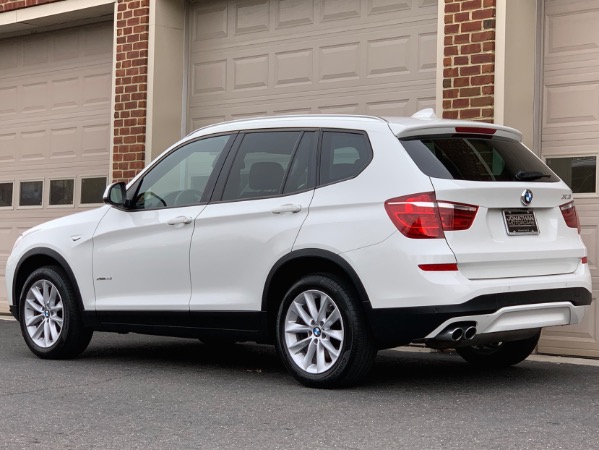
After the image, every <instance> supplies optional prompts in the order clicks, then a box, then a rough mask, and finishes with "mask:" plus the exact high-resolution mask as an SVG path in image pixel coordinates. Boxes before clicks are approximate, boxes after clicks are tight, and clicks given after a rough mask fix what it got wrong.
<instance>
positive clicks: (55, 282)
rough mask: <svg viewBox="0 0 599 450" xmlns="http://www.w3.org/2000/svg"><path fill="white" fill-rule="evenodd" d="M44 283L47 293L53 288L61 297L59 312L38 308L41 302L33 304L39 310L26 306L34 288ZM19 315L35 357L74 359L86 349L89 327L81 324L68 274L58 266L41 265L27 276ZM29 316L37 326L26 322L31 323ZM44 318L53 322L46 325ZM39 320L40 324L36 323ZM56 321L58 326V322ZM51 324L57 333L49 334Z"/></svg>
mask: <svg viewBox="0 0 599 450" xmlns="http://www.w3.org/2000/svg"><path fill="white" fill-rule="evenodd" d="M34 286H35V287H34ZM45 286H48V289H49V291H48V292H49V293H51V292H52V287H54V288H55V289H56V292H57V293H56V295H55V297H54V298H56V299H60V301H61V302H62V310H61V311H60V310H58V309H56V308H55V311H51V309H52V308H48V307H46V308H45V309H43V308H40V305H41V304H42V303H43V301H41V302H39V303H36V304H35V306H36V307H38V308H39V309H40V311H35V309H34V308H33V307H31V306H27V305H28V303H27V302H28V300H27V299H28V297H29V298H30V299H34V298H35V295H34V294H33V290H36V289H40V288H41V289H42V290H43V289H45ZM29 305H31V302H30V303H29ZM42 309H43V310H42ZM36 312H37V314H36ZM19 318H20V324H21V332H22V334H23V337H24V339H25V342H26V343H27V346H28V347H29V349H30V350H31V351H32V352H33V353H34V354H35V355H36V356H38V357H40V358H43V359H68V358H74V357H76V356H77V355H79V354H80V353H81V352H83V351H84V350H85V349H86V348H87V346H88V345H89V342H90V340H91V338H92V334H93V331H92V330H90V329H88V328H85V327H84V326H83V323H82V319H81V311H80V310H79V305H78V304H77V299H76V295H75V291H74V289H73V286H72V285H71V282H70V281H69V278H68V277H67V275H66V274H65V273H64V271H63V270H62V269H61V268H60V267H58V266H46V267H41V268H39V269H37V270H35V271H34V272H33V273H32V274H31V275H29V277H28V278H27V281H26V282H25V285H24V287H23V290H22V293H21V297H20V301H19ZM40 318H41V320H40ZM32 319H33V320H34V323H35V324H36V325H37V326H36V325H32V326H30V327H28V326H27V322H28V321H29V323H30V324H31V320H32ZM46 320H48V321H53V324H49V325H48V327H47V328H45V327H44V324H43V323H44V321H46ZM40 322H41V324H39V323H40ZM59 323H60V325H58V324H59ZM38 324H39V325H38ZM50 326H52V328H53V331H54V332H55V333H57V334H54V335H52V333H49V331H50ZM40 327H41V328H42V330H41V335H40V336H38V337H37V338H36V337H35V336H36V334H35V331H36V330H39V328H40ZM47 335H49V337H48V339H49V341H48V342H44V339H46V336H47ZM36 341H37V342H36ZM45 344H48V345H45Z"/></svg>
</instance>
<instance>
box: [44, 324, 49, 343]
mask: <svg viewBox="0 0 599 450" xmlns="http://www.w3.org/2000/svg"><path fill="white" fill-rule="evenodd" d="M49 338H50V323H49V322H48V321H47V320H45V321H44V345H45V346H46V347H50V339H49Z"/></svg>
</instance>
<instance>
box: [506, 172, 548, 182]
mask: <svg viewBox="0 0 599 450" xmlns="http://www.w3.org/2000/svg"><path fill="white" fill-rule="evenodd" d="M514 178H515V179H516V180H518V181H534V180H540V179H541V178H551V175H549V174H544V173H542V172H537V171H532V172H526V171H524V170H520V171H519V172H518V173H517V174H516V175H515V176H514Z"/></svg>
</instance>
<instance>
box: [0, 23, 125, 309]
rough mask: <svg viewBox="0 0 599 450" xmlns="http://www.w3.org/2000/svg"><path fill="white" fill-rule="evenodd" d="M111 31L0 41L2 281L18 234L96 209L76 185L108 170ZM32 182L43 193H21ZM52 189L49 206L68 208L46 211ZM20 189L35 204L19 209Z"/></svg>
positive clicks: (107, 27) (1, 294) (95, 28)
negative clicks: (5, 202) (7, 202)
mask: <svg viewBox="0 0 599 450" xmlns="http://www.w3.org/2000/svg"><path fill="white" fill-rule="evenodd" d="M112 30H113V24H112V22H105V23H100V24H94V25H87V26H84V27H77V28H71V29H64V30H56V31H52V32H47V33H39V34H32V35H30V36H25V37H19V38H14V39H13V38H11V39H3V40H0V123H2V127H1V129H0V183H12V190H13V198H12V199H13V202H12V203H13V204H12V206H10V207H2V208H0V274H2V276H4V265H5V262H6V258H7V256H8V254H9V252H10V251H11V249H12V246H13V243H14V241H15V240H16V238H17V236H19V235H20V234H21V233H22V232H23V231H25V230H26V229H28V228H31V227H33V226H35V225H37V224H39V223H41V222H45V221H47V220H51V219H54V218H57V217H60V216H64V215H67V214H71V213H73V212H76V211H80V210H82V209H87V208H90V207H93V206H95V205H82V204H81V189H82V188H81V186H82V183H83V179H87V178H95V177H97V178H102V179H104V178H106V177H107V176H108V172H109V167H110V120H111V117H110V110H111V97H112V94H111V91H112V32H113V31H112ZM3 57H6V58H8V61H9V62H10V63H11V64H5V62H6V60H3ZM53 180H60V182H59V183H56V182H54V183H52V181H53ZM31 181H41V182H42V190H41V191H39V190H37V189H36V188H37V187H36V186H32V185H27V184H26V185H24V187H23V185H22V183H24V182H25V183H26V182H31ZM52 184H54V186H55V188H56V189H62V191H60V190H59V191H55V194H56V195H55V196H54V197H53V198H54V200H53V203H70V204H69V205H50V186H51V185H52ZM92 184H93V183H92ZM65 186H66V187H65ZM68 186H71V187H70V188H69V187H68ZM22 187H23V188H24V189H26V188H27V187H29V189H30V191H28V192H27V193H28V194H29V195H30V197H29V201H27V203H31V202H32V201H31V195H32V196H33V198H34V200H35V202H37V200H38V199H40V202H41V204H40V205H36V206H20V197H21V193H20V190H21V188H22ZM86 192H87V191H86ZM71 193H72V198H69V197H70V194H71ZM23 195H26V194H25V191H24V194H23ZM26 200H27V197H24V201H26ZM35 202H33V203H35ZM0 282H1V283H2V285H1V288H0V309H5V307H6V292H5V288H4V284H3V283H4V281H3V280H0Z"/></svg>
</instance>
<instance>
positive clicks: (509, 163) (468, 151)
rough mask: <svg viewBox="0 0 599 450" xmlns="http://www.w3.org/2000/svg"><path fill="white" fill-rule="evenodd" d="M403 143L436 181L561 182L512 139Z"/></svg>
mask: <svg viewBox="0 0 599 450" xmlns="http://www.w3.org/2000/svg"><path fill="white" fill-rule="evenodd" d="M400 142H401V143H402V145H403V147H404V148H405V149H406V151H407V152H408V154H409V155H410V157H411V158H412V160H413V161H414V162H415V163H416V165H417V166H418V168H419V169H420V170H421V171H422V172H423V173H424V174H426V175H428V176H430V177H433V178H444V179H453V180H468V181H536V182H556V181H559V178H558V177H557V175H555V174H554V173H553V172H552V171H551V170H550V169H549V168H548V167H547V166H546V165H545V164H544V163H543V162H542V161H541V160H540V159H539V158H537V157H536V156H535V155H534V154H533V153H532V152H531V151H530V150H528V149H527V148H526V147H525V146H524V145H522V143H520V142H518V141H514V140H511V139H504V138H498V137H481V136H456V135H447V136H425V137H419V138H410V139H401V140H400Z"/></svg>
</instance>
